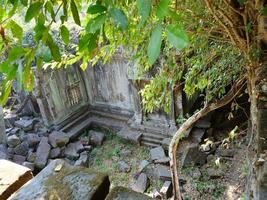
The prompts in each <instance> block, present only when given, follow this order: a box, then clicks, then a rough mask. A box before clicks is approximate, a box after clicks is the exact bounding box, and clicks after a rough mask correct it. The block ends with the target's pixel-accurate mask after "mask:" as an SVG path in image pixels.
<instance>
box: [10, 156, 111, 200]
mask: <svg viewBox="0 0 267 200" xmlns="http://www.w3.org/2000/svg"><path fill="white" fill-rule="evenodd" d="M109 185H110V182H109V178H108V176H107V175H106V174H102V173H98V172H95V171H94V170H92V169H89V168H83V167H74V166H71V165H69V164H68V163H66V162H65V161H64V160H59V159H58V160H54V161H52V162H51V163H50V164H49V165H48V166H47V167H46V168H44V169H43V170H42V171H41V172H40V173H39V174H38V175H37V176H36V177H34V179H33V180H32V181H31V182H30V183H29V184H27V185H25V186H24V187H23V188H21V189H20V190H19V191H17V192H16V193H15V194H13V195H12V196H11V197H10V199H12V200H28V199H31V200H37V199H54V200H59V199H68V200H84V199H92V200H100V199H105V197H106V195H107V194H108V192H109Z"/></svg>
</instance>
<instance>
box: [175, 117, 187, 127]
mask: <svg viewBox="0 0 267 200" xmlns="http://www.w3.org/2000/svg"><path fill="white" fill-rule="evenodd" d="M185 121H186V118H185V117H184V116H183V115H179V116H178V118H177V119H176V123H177V124H178V125H181V124H183V123H184V122H185Z"/></svg>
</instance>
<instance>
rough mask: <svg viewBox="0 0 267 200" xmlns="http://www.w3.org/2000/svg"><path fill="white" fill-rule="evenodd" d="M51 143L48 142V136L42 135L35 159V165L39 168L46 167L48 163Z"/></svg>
mask: <svg viewBox="0 0 267 200" xmlns="http://www.w3.org/2000/svg"><path fill="white" fill-rule="evenodd" d="M50 149H51V147H50V145H49V144H48V138H47V137H42V139H41V141H40V143H39V146H38V148H37V151H36V159H35V162H34V163H35V166H36V167H37V168H39V169H42V168H44V167H45V165H46V163H47V159H48V156H49V153H50Z"/></svg>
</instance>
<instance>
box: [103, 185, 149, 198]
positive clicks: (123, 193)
mask: <svg viewBox="0 0 267 200" xmlns="http://www.w3.org/2000/svg"><path fill="white" fill-rule="evenodd" d="M126 199H127V200H137V199H138V200H152V198H151V197H149V196H147V195H144V194H142V193H139V192H135V191H133V190H131V189H128V188H124V187H115V188H113V189H112V190H111V192H110V193H109V194H108V196H107V197H106V200H126Z"/></svg>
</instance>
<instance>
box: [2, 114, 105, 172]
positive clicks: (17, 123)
mask: <svg viewBox="0 0 267 200" xmlns="http://www.w3.org/2000/svg"><path fill="white" fill-rule="evenodd" d="M5 123H6V124H8V128H7V129H6V135H7V146H5V145H3V144H2V145H1V146H0V158H4V159H8V160H11V161H13V162H15V163H18V164H21V165H24V166H26V167H28V168H30V169H31V170H32V171H34V170H37V171H39V170H41V169H43V168H44V167H45V166H46V165H47V164H48V163H49V162H50V161H51V160H52V159H56V158H64V159H66V160H67V161H68V162H69V163H71V164H73V165H77V166H88V151H90V150H91V149H92V146H93V145H101V144H102V143H103V140H104V134H103V133H100V132H95V131H91V132H90V134H89V135H90V137H89V136H86V137H81V138H78V139H77V140H76V141H71V140H70V137H69V136H68V135H67V134H66V133H64V132H62V131H58V130H53V128H51V129H47V128H45V127H44V126H43V124H42V122H41V120H40V119H38V118H33V117H22V118H20V119H18V117H17V116H16V115H13V116H12V117H11V116H7V117H6V116H5Z"/></svg>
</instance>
